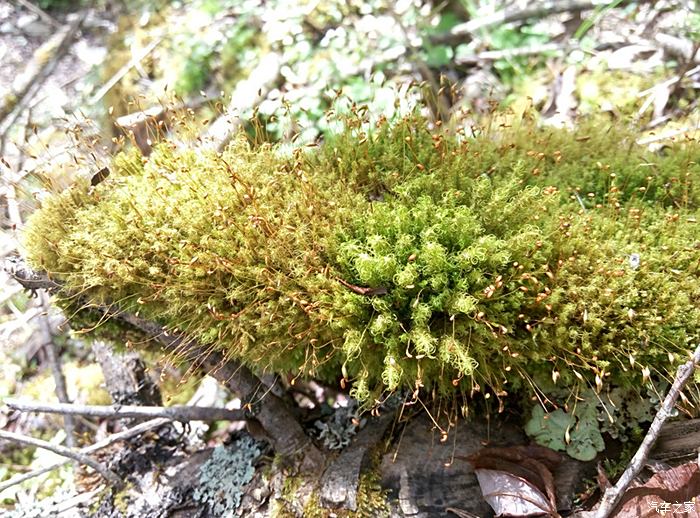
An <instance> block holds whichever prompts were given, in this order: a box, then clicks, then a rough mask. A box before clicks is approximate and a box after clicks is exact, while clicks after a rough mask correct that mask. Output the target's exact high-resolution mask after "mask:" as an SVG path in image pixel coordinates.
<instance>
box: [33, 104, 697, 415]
mask: <svg viewBox="0 0 700 518" xmlns="http://www.w3.org/2000/svg"><path fill="white" fill-rule="evenodd" d="M350 126H351V127H353V126H352V125H350ZM354 127H355V129H349V130H347V131H345V132H341V133H339V134H337V135H333V136H330V137H328V138H327V139H326V141H325V142H324V144H323V145H322V146H320V147H319V148H317V149H315V150H308V151H302V150H297V151H295V152H293V153H292V154H291V155H287V156H285V155H283V154H282V153H278V152H277V151H276V148H275V147H274V146H269V145H258V146H253V145H250V144H249V143H248V142H247V141H246V140H245V139H244V138H243V137H241V138H239V139H237V140H235V141H234V142H233V143H232V144H231V145H230V146H229V147H228V148H227V149H226V150H225V151H223V152H222V153H215V152H211V151H207V150H204V149H201V148H199V147H197V146H196V145H193V147H191V148H189V149H182V148H177V147H175V145H174V144H169V143H168V142H164V143H161V144H160V145H159V146H158V147H157V148H156V149H155V151H154V152H153V154H152V155H151V156H150V157H148V159H145V158H142V157H141V156H139V155H138V154H137V153H135V152H130V153H123V154H120V155H118V156H116V157H115V158H114V160H113V163H112V164H111V165H110V167H109V170H110V175H109V176H108V177H106V178H105V179H104V181H102V182H100V183H98V184H97V185H95V186H92V187H91V186H89V185H87V182H85V183H78V184H76V185H74V186H73V187H71V188H70V189H68V190H66V191H64V192H61V193H57V194H55V195H54V196H53V197H51V198H50V199H48V200H47V201H46V202H45V203H44V204H43V207H42V208H41V209H40V210H39V211H37V212H36V213H35V214H34V216H33V217H32V218H31V221H30V222H29V225H28V228H27V231H26V234H25V244H26V247H27V250H28V253H29V258H30V260H31V262H32V263H33V265H34V266H35V267H37V268H41V269H45V270H46V271H48V272H50V273H51V274H52V276H55V277H56V278H57V279H60V280H61V281H62V282H63V283H64V284H65V286H66V287H67V288H68V289H69V290H72V291H73V292H76V291H78V292H80V293H81V294H82V296H83V297H88V298H89V299H92V300H94V301H98V302H106V301H109V302H110V303H113V304H116V305H117V306H118V307H120V308H122V309H124V310H129V311H138V312H139V314H140V315H141V316H143V317H147V318H150V319H153V320H156V321H158V322H160V323H161V324H164V325H166V326H168V328H172V329H175V328H177V329H178V330H180V331H181V332H183V333H185V334H186V335H188V336H190V337H192V338H195V339H196V340H198V341H199V342H200V343H201V344H203V345H205V346H206V345H211V346H212V347H216V348H219V349H221V350H223V351H224V352H225V353H226V354H227V355H230V356H231V357H235V358H238V359H240V360H242V361H243V362H245V363H246V364H247V365H249V366H251V367H252V368H254V369H255V370H257V371H259V372H260V371H272V372H276V373H283V374H288V375H291V376H305V377H313V378H317V379H320V380H322V381H324V382H326V383H330V384H333V385H336V384H338V382H339V380H340V379H342V380H343V381H342V383H343V384H344V385H346V386H349V387H351V393H352V395H353V396H355V397H356V398H357V399H358V400H360V401H362V402H365V403H367V404H370V405H371V404H372V403H373V402H374V400H375V399H376V398H378V397H379V396H380V395H381V394H382V393H385V392H391V391H396V390H399V389H409V390H415V389H418V388H423V390H425V391H429V392H430V393H432V394H435V395H436V396H437V397H443V398H453V397H455V396H462V395H464V396H466V397H468V396H469V395H470V394H474V393H475V391H477V390H478V391H480V393H482V394H484V395H489V397H491V396H493V397H496V398H498V400H499V401H501V402H502V403H503V402H505V401H507V400H508V397H507V396H510V397H513V396H518V397H522V396H526V397H530V396H536V397H538V398H539V399H540V400H541V401H543V402H544V403H545V405H546V404H547V401H549V400H550V399H549V396H552V399H553V398H554V395H553V391H560V392H559V393H561V391H562V390H564V391H566V392H567V393H568V394H576V393H579V392H581V391H583V390H586V389H591V388H592V389H594V391H595V393H596V394H600V393H601V391H605V390H608V389H609V388H611V387H623V388H625V387H626V388H629V387H641V386H642V385H643V384H644V383H647V382H648V381H649V379H652V381H653V380H657V381H658V380H664V379H671V378H672V377H673V373H674V371H675V368H676V365H675V363H676V362H678V361H681V360H682V359H683V358H685V357H686V355H687V354H688V352H689V350H690V349H692V348H693V347H694V345H693V344H695V343H697V341H698V334H699V332H698V323H699V322H700V304H699V302H700V281H699V269H700V264H699V262H698V253H699V250H700V241H699V240H698V230H697V216H698V201H699V198H700V189H699V187H698V184H699V181H698V175H699V174H700V165H699V164H700V145H698V143H697V142H694V141H688V142H683V143H678V144H674V145H673V147H672V149H671V151H668V152H666V153H665V154H663V155H659V154H653V153H650V152H648V151H647V150H645V149H644V148H641V147H638V146H636V145H635V144H634V141H633V138H632V136H631V135H629V134H628V133H626V132H625V131H624V130H621V129H619V128H616V127H610V125H609V124H608V125H606V126H602V125H601V124H600V123H597V124H596V123H588V124H587V123H583V125H582V126H581V127H580V128H579V129H578V130H576V131H575V132H569V131H565V130H557V129H541V128H538V127H536V126H535V125H534V124H531V123H527V122H522V123H520V124H515V125H514V126H513V127H510V128H499V129H498V130H492V131H491V132H487V131H484V132H482V133H481V134H480V135H479V136H477V137H474V138H466V137H465V136H464V135H463V134H462V133H463V132H450V131H449V130H447V129H442V128H435V127H434V126H432V125H430V124H429V123H427V122H426V121H424V120H421V119H420V118H418V117H407V118H404V119H402V120H399V121H396V122H395V123H393V124H389V123H386V122H385V123H382V124H378V125H376V126H375V127H373V128H372V129H371V130H367V131H362V132H360V130H359V129H357V125H355V126H354ZM496 131H497V133H496ZM64 303H65V304H70V303H71V300H70V298H66V300H65V301H64ZM75 309H77V308H74V310H75ZM71 313H72V312H71ZM85 318H86V319H87V320H88V321H89V320H90V316H89V314H88V315H87V316H86V317H85ZM688 396H689V398H691V399H692V400H695V401H697V399H698V397H697V395H695V394H688Z"/></svg>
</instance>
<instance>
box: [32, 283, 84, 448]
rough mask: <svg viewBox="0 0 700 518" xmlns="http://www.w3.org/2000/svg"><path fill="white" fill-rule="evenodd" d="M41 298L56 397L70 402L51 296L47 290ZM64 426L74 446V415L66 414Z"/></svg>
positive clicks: (43, 338)
mask: <svg viewBox="0 0 700 518" xmlns="http://www.w3.org/2000/svg"><path fill="white" fill-rule="evenodd" d="M39 300H40V301H41V308H42V309H43V311H42V313H41V314H40V315H39V328H40V330H41V343H42V344H43V345H42V347H43V349H44V352H45V353H46V358H47V360H48V362H49V365H50V366H51V374H52V375H53V381H54V385H55V386H56V397H57V398H58V400H59V401H60V402H61V403H64V404H69V403H70V399H68V389H67V387H66V377H65V376H64V375H63V368H62V365H61V357H60V355H59V354H58V351H57V347H56V342H55V340H54V334H53V331H52V330H51V323H50V322H49V315H48V312H49V309H50V305H49V297H48V295H47V294H46V292H44V291H42V292H41V293H39ZM63 426H64V428H65V429H66V446H68V447H70V448H72V447H73V446H75V422H74V421H73V416H71V415H64V416H63Z"/></svg>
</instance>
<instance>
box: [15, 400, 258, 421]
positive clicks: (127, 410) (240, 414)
mask: <svg viewBox="0 0 700 518" xmlns="http://www.w3.org/2000/svg"><path fill="white" fill-rule="evenodd" d="M5 404H6V405H7V406H8V407H10V408H12V409H14V410H19V411H20V412H42V413H49V414H61V415H84V416H89V417H102V418H105V419H122V418H127V417H150V418H155V417H163V418H166V419H170V420H173V421H244V420H245V418H246V416H245V411H244V410H229V409H227V408H217V407H203V406H201V407H200V406H172V407H162V406H136V405H77V404H64V403H42V402H40V401H19V400H16V399H6V400H5Z"/></svg>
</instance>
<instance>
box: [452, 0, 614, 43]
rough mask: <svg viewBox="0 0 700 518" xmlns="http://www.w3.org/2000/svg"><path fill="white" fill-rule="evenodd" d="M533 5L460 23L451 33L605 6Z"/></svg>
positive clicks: (561, 1)
mask: <svg viewBox="0 0 700 518" xmlns="http://www.w3.org/2000/svg"><path fill="white" fill-rule="evenodd" d="M533 4H535V5H531V6H528V7H526V8H525V9H513V8H512V7H508V8H506V9H503V10H501V11H498V12H495V13H493V14H491V15H488V16H483V17H480V18H475V19H474V20H469V21H468V22H466V23H460V24H459V25H455V26H454V27H453V28H452V30H451V31H450V32H451V33H452V34H453V35H455V36H457V35H460V34H473V33H474V32H476V31H478V30H479V29H485V28H487V27H493V26H494V25H502V24H506V23H512V22H520V21H523V20H527V19H528V18H543V17H545V16H549V15H551V14H559V13H565V12H577V11H586V10H588V9H594V8H596V7H598V6H601V5H605V2H600V1H599V2H591V1H585V0H584V1H581V0H556V1H554V0H549V1H545V2H533Z"/></svg>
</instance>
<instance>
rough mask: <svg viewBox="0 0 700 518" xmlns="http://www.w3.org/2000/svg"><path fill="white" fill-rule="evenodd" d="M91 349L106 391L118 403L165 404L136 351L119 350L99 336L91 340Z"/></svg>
mask: <svg viewBox="0 0 700 518" xmlns="http://www.w3.org/2000/svg"><path fill="white" fill-rule="evenodd" d="M92 352H93V353H94V354H95V359H96V360H97V363H99V364H100V367H102V373H103V374H104V377H105V385H106V387H107V391H108V392H109V395H110V396H111V397H112V401H113V402H114V403H115V404H117V405H144V406H160V405H162V404H163V400H162V398H161V394H160V389H159V388H158V385H156V383H155V382H154V381H153V379H152V378H151V377H150V376H149V375H148V373H147V372H146V366H145V365H144V363H143V361H142V360H141V358H140V357H139V355H138V354H137V353H128V354H118V353H116V352H114V350H113V349H112V347H111V346H110V345H109V344H107V343H105V342H102V341H100V340H96V341H94V342H93V343H92Z"/></svg>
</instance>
